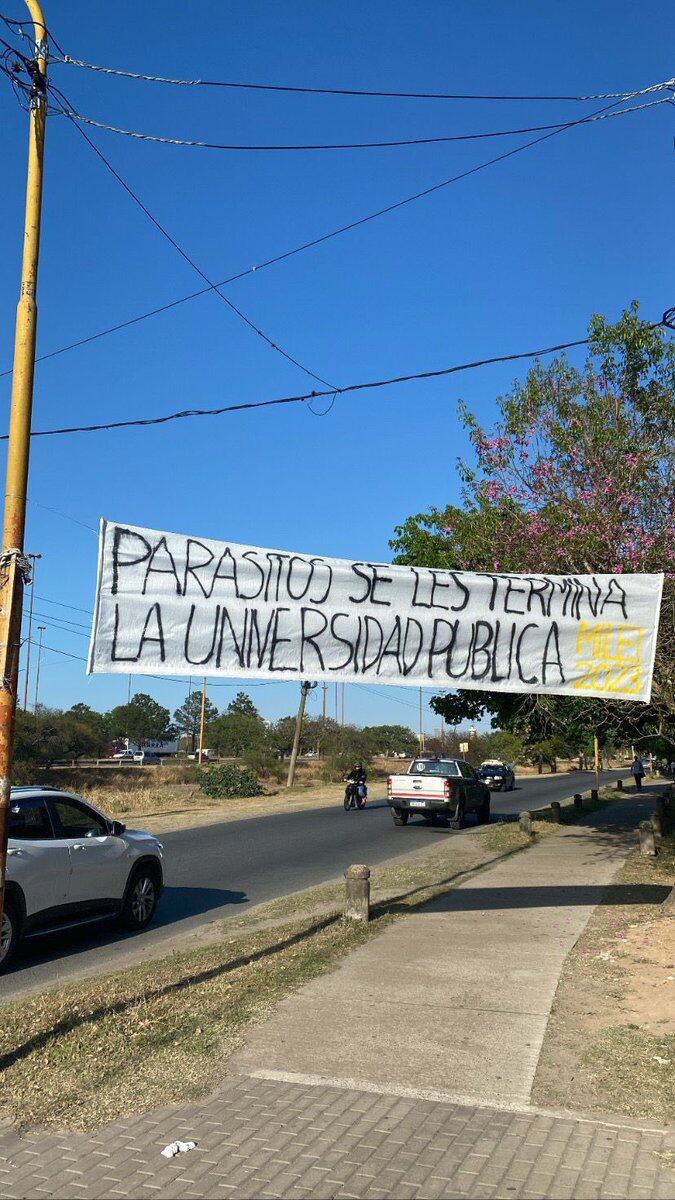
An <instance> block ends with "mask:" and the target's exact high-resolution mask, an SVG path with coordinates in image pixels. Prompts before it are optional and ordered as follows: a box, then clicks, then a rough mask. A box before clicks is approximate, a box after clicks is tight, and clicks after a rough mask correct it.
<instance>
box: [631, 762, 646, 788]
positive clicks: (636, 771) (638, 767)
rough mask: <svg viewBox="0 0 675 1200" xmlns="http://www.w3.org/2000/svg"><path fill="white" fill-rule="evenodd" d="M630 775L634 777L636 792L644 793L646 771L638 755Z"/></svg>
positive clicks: (632, 764)
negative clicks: (643, 783)
mask: <svg viewBox="0 0 675 1200" xmlns="http://www.w3.org/2000/svg"><path fill="white" fill-rule="evenodd" d="M630 773H631V775H632V776H633V779H634V780H635V791H636V792H641V791H642V780H643V779H644V776H645V769H644V767H643V765H642V759H640V758H638V756H637V754H636V755H635V758H634V759H633V761H632V763H631V766H630Z"/></svg>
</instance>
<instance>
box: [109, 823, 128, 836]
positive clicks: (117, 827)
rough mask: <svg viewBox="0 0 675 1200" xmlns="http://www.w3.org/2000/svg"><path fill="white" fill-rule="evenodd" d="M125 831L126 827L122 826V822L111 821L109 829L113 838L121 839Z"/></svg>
mask: <svg viewBox="0 0 675 1200" xmlns="http://www.w3.org/2000/svg"><path fill="white" fill-rule="evenodd" d="M125 830H126V825H125V824H124V821H113V823H112V826H111V828H110V833H111V834H112V836H113V837H121V836H122V834H123V833H124V832H125Z"/></svg>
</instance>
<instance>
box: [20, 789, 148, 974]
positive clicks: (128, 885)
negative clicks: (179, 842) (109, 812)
mask: <svg viewBox="0 0 675 1200" xmlns="http://www.w3.org/2000/svg"><path fill="white" fill-rule="evenodd" d="M163 881H164V870H163V855H162V845H161V842H158V841H157V839H156V838H154V837H152V835H151V834H149V833H141V832H139V831H137V830H131V829H130V830H127V828H126V826H124V825H123V824H122V823H121V821H112V820H111V819H110V818H109V817H106V816H105V815H104V814H103V813H102V812H99V810H98V809H97V808H94V807H93V805H91V804H88V803H87V802H86V801H85V800H82V799H81V798H80V797H79V796H71V795H69V794H67V793H66V792H60V791H58V790H57V789H56V788H46V787H17V788H12V794H11V801H10V811H9V843H8V849H7V877H6V883H5V902H4V911H3V917H2V929H1V930H0V971H2V970H4V968H5V967H6V966H7V965H8V963H9V961H10V959H11V957H12V955H13V953H14V950H15V949H16V946H17V943H18V941H19V939H20V938H21V937H31V936H35V935H37V934H43V933H48V932H56V931H59V930H62V929H64V928H65V927H67V926H70V925H75V924H80V923H82V922H85V921H86V922H88V921H92V920H99V919H100V918H101V917H105V916H110V915H117V916H119V917H121V919H122V921H123V923H124V924H125V925H126V926H127V927H128V928H130V929H143V928H144V927H145V926H146V925H147V924H148V922H149V921H150V920H151V919H152V916H153V914H154V911H155V908H156V907H157V901H158V900H159V896H160V893H161V890H162V886H163Z"/></svg>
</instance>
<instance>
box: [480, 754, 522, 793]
mask: <svg viewBox="0 0 675 1200" xmlns="http://www.w3.org/2000/svg"><path fill="white" fill-rule="evenodd" d="M478 775H479V777H480V778H481V779H482V780H484V782H485V783H486V784H487V785H488V787H489V789H490V791H491V792H512V791H513V789H514V787H515V786H516V773H515V771H514V769H513V767H510V766H509V764H508V763H505V762H501V761H500V760H495V759H488V760H487V761H486V762H482V763H481V764H480V766H479V768H478Z"/></svg>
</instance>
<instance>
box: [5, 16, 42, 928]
mask: <svg viewBox="0 0 675 1200" xmlns="http://www.w3.org/2000/svg"><path fill="white" fill-rule="evenodd" d="M26 5H27V7H28V11H29V12H30V15H31V18H32V21H33V27H34V45H35V50H34V58H33V61H32V63H31V67H32V70H31V84H32V87H31V91H30V108H29V114H28V175H27V180H26V210H25V221H24V233H23V261H22V266H21V290H20V293H19V303H18V306H17V310H16V329H15V336H14V367H13V375H12V399H11V403H10V411H9V438H8V444H7V468H6V474H5V479H6V482H5V511H4V522H3V531H2V555H1V556H0V948H1V946H2V936H3V933H4V926H3V924H2V900H3V893H4V887H5V870H6V866H7V835H8V830H9V804H10V789H11V772H12V756H13V751H14V721H15V718H16V699H17V690H18V677H19V647H20V643H21V619H22V615H23V585H24V580H25V579H26V578H27V577H28V574H29V572H28V560H27V559H26V558H25V556H24V552H23V550H24V534H25V528H26V496H27V490H28V460H29V453H30V428H31V417H32V411H33V375H34V372H35V338H36V327H37V299H36V298H37V272H38V258H39V254H40V217H41V213H42V166H43V161H44V146H45V119H46V116H47V27H46V25H45V22H44V17H43V15H42V9H41V8H40V5H39V3H38V0H26ZM5 936H6V935H5Z"/></svg>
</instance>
